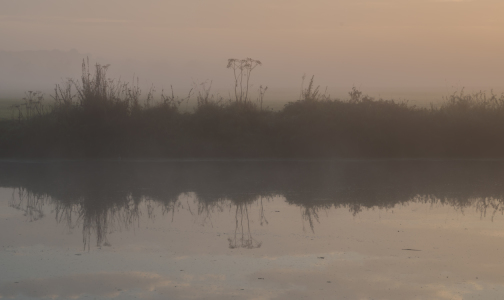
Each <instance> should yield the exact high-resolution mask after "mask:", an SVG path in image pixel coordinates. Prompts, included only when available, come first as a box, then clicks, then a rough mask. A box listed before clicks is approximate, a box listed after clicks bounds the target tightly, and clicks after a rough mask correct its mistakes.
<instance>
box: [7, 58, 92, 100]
mask: <svg viewBox="0 0 504 300" xmlns="http://www.w3.org/2000/svg"><path fill="white" fill-rule="evenodd" d="M85 57H86V55H85V54H82V53H79V52H78V51H77V50H70V51H61V50H40V51H1V50H0V99H1V98H8V97H20V96H22V95H24V92H25V91H28V90H37V91H43V92H50V91H51V90H52V89H53V88H54V85H55V84H56V83H59V82H61V81H62V80H64V79H66V78H68V77H77V76H79V74H80V72H81V64H82V59H83V58H85Z"/></svg>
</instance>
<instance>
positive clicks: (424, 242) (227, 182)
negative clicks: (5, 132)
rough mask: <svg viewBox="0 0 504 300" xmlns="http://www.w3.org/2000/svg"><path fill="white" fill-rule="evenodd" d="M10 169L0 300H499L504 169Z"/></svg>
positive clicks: (235, 165)
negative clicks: (3, 299) (110, 299)
mask: <svg viewBox="0 0 504 300" xmlns="http://www.w3.org/2000/svg"><path fill="white" fill-rule="evenodd" d="M0 170H1V172H0V187H1V188H0V244H1V247H0V297H1V298H14V299H40V298H51V299H69V298H73V299H109V298H114V299H140V298H143V299H473V298H474V299H501V298H502V296H503V295H504V271H503V270H504V268H503V267H504V256H503V255H502V253H503V252H504V229H503V228H504V216H503V210H504V206H503V199H504V186H503V185H502V183H503V179H504V162H503V161H334V162H329V161H297V162H293V161H290V162H288V161H262V162H261V161H218V162H204V161H203V162H202V161H185V162H184V161H179V162H176V161H171V162H170V161H165V162H92V161H86V162H78V161H73V162H72V161H70V162H68V161H67V162H51V163H40V162H38V163H37V162H31V163H16V162H3V163H0Z"/></svg>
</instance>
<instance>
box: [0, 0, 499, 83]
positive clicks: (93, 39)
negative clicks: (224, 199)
mask: <svg viewBox="0 0 504 300" xmlns="http://www.w3.org/2000/svg"><path fill="white" fill-rule="evenodd" d="M503 16H504V1H502V0H472V1H471V0H310V1H308V0H248V1H244V0H142V1H139V0H135V1H133V0H86V1H77V0H76V1H69V0H0V41H1V43H0V50H6V51H20V50H51V49H59V50H70V49H77V50H78V51H79V52H80V53H91V54H93V57H95V58H103V59H107V58H108V59H110V60H114V61H137V62H138V61H141V62H145V63H146V65H148V63H150V65H153V66H156V65H158V66H159V65H160V64H161V63H163V64H162V65H163V66H166V68H167V69H169V71H168V70H167V71H166V72H167V73H168V72H169V73H170V74H172V75H170V76H174V75H173V74H177V73H179V74H183V76H185V77H191V78H197V79H199V80H204V79H214V80H215V81H216V82H217V83H220V84H221V85H222V84H225V83H226V81H225V80H227V79H228V77H226V76H230V74H229V70H226V68H225V65H226V60H227V59H228V58H231V57H236V58H245V57H252V58H254V59H259V60H261V61H262V62H263V64H264V65H263V66H262V67H261V68H260V69H257V71H256V73H255V75H254V76H255V77H254V80H255V82H256V83H257V84H260V83H262V84H267V85H270V86H275V85H276V86H293V87H295V86H298V85H299V84H300V82H301V79H300V78H301V75H302V74H303V73H307V74H315V75H316V78H318V79H319V81H318V82H319V83H320V84H322V85H330V86H352V85H353V84H355V85H357V86H364V87H366V86H369V87H371V86H453V85H456V86H490V87H491V86H493V87H498V86H504V84H503V83H504V71H503V70H504V17H503ZM102 62H103V63H107V61H102ZM188 70H189V71H188ZM154 73H155V72H154ZM126 75H128V76H129V74H126Z"/></svg>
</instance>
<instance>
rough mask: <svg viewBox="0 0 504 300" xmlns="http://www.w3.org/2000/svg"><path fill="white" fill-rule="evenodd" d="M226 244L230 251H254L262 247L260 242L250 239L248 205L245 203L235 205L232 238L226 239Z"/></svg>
mask: <svg viewBox="0 0 504 300" xmlns="http://www.w3.org/2000/svg"><path fill="white" fill-rule="evenodd" d="M228 242H229V248H230V249H235V248H245V249H254V248H260V247H261V245H262V242H258V241H256V240H255V239H254V238H253V237H252V232H251V230H250V219H249V212H248V205H247V204H246V203H240V204H237V205H236V212H235V231H234V235H233V237H232V238H231V237H230V238H228Z"/></svg>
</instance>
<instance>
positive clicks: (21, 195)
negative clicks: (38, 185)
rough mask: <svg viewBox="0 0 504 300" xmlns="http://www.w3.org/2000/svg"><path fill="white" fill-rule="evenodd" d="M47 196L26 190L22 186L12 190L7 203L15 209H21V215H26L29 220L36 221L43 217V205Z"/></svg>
mask: <svg viewBox="0 0 504 300" xmlns="http://www.w3.org/2000/svg"><path fill="white" fill-rule="evenodd" d="M46 201H47V197H46V196H45V195H40V194H36V193H33V192H31V191H28V190H27V189H25V188H23V187H18V188H14V189H13V190H12V198H11V200H9V202H8V205H9V206H10V207H12V208H14V209H16V210H19V211H22V212H23V216H26V217H28V221H29V222H33V221H37V220H39V219H42V218H43V217H44V210H43V207H44V205H45V202H46Z"/></svg>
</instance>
